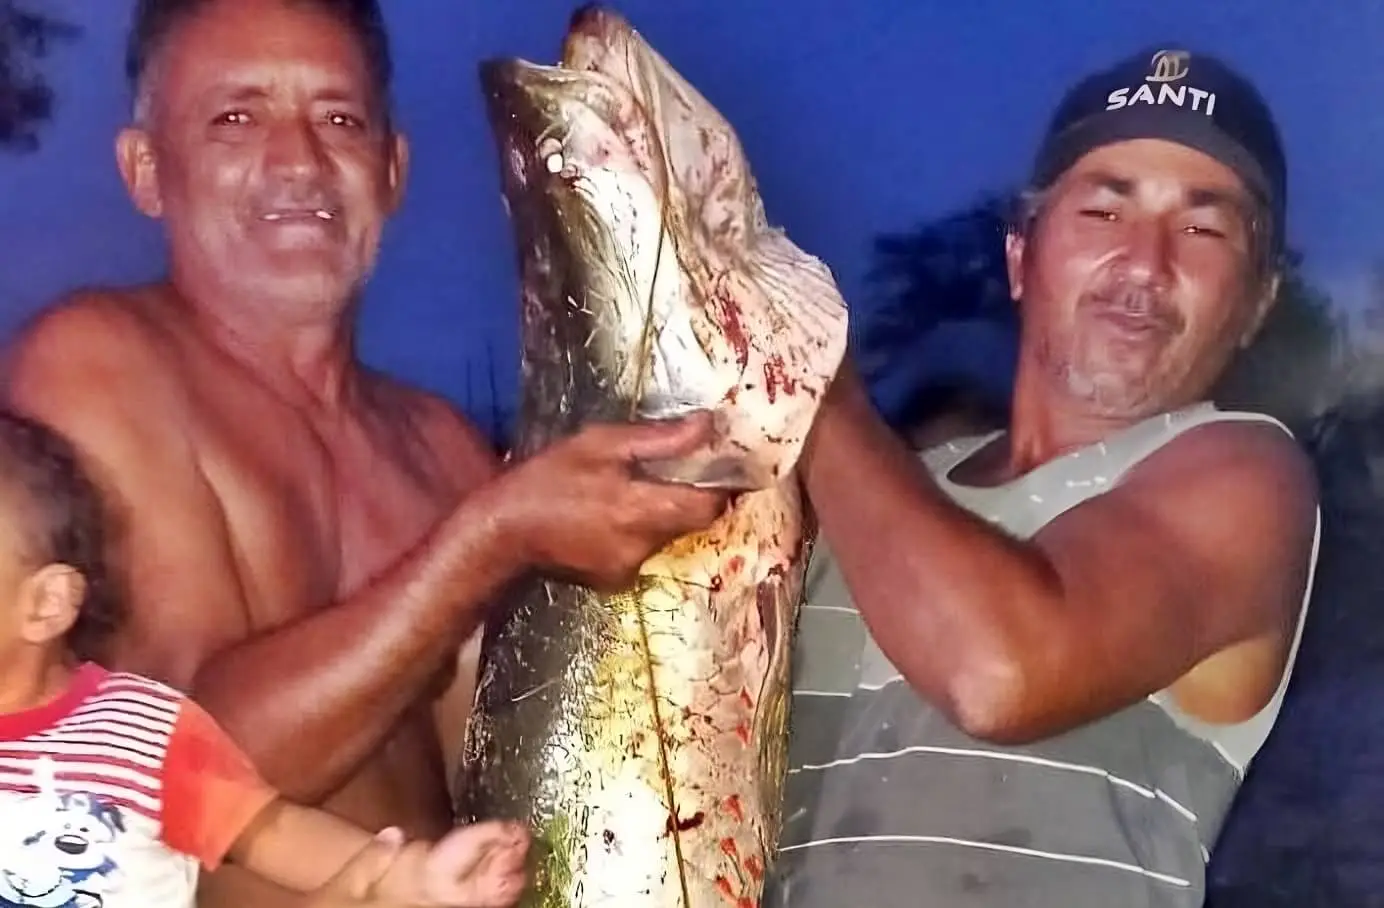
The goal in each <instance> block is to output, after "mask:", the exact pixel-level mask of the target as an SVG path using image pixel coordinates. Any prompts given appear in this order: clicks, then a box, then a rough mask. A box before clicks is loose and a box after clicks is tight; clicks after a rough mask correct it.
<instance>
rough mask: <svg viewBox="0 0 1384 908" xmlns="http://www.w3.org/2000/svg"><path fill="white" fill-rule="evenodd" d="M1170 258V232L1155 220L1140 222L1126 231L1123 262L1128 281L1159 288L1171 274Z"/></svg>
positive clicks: (1171, 249) (1171, 241) (1171, 245)
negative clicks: (1134, 280) (1132, 279)
mask: <svg viewBox="0 0 1384 908" xmlns="http://www.w3.org/2000/svg"><path fill="white" fill-rule="evenodd" d="M1172 255H1173V237H1172V236H1171V235H1170V229H1169V228H1168V226H1167V225H1165V224H1163V223H1162V222H1161V221H1159V220H1158V219H1155V218H1142V219H1139V220H1136V221H1133V222H1131V223H1130V224H1129V225H1128V226H1127V227H1126V233H1125V255H1124V258H1125V263H1126V266H1127V268H1128V273H1129V276H1130V277H1131V278H1134V279H1136V280H1138V281H1140V282H1141V283H1147V284H1150V285H1153V284H1162V283H1163V282H1165V281H1166V280H1167V278H1168V275H1169V274H1170V273H1171V271H1172Z"/></svg>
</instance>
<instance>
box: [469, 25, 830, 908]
mask: <svg viewBox="0 0 1384 908" xmlns="http://www.w3.org/2000/svg"><path fill="white" fill-rule="evenodd" d="M481 81H482V86H483V89H484V91H485V94H486V97H487V102H488V105H489V114H490V121H491V125H492V129H493V132H494V134H495V138H496V143H497V146H496V147H497V150H498V153H499V157H500V163H501V172H502V177H503V185H504V196H505V200H506V204H507V207H508V209H509V212H510V217H511V220H512V223H513V227H514V231H515V236H516V242H517V246H518V248H519V261H520V272H521V281H520V283H521V295H522V330H521V334H522V360H521V363H522V366H521V368H522V382H521V387H522V390H521V405H520V412H519V427H518V438H517V440H516V445H515V454H514V456H515V457H518V458H522V457H526V456H529V455H531V454H532V453H533V452H535V451H537V450H539V449H541V448H542V447H544V446H545V445H547V444H548V443H550V442H551V441H553V440H554V439H555V438H558V437H561V436H562V435H565V434H567V433H569V432H571V431H573V430H574V429H575V428H577V427H578V426H580V425H582V424H584V423H586V422H588V421H591V420H622V419H629V418H630V417H632V416H635V415H662V414H667V413H673V412H678V411H682V410H686V409H693V408H695V409H708V410H712V411H714V412H715V413H716V415H717V419H718V425H719V427H720V434H719V439H720V440H719V441H718V442H717V443H716V444H715V445H714V446H713V447H712V448H711V449H710V450H709V451H708V452H706V453H705V455H703V456H701V457H697V458H693V459H690V460H689V461H687V462H681V463H676V464H650V465H646V467H647V469H648V470H649V471H650V472H651V473H653V474H655V475H656V476H659V477H662V478H665V479H669V480H674V481H685V482H699V483H703V484H707V485H720V486H725V487H730V488H736V489H742V490H747V491H745V492H744V493H743V494H741V495H739V496H738V497H737V499H736V502H735V504H734V505H733V507H731V509H730V510H729V511H728V513H727V514H726V515H725V516H724V517H722V518H721V519H720V520H719V521H718V522H717V523H716V524H715V525H714V526H712V527H711V528H710V529H709V530H707V531H705V532H702V533H697V534H693V535H691V536H687V537H685V538H683V539H680V540H678V541H676V542H675V543H673V544H672V545H670V546H668V547H666V548H665V549H664V550H662V551H660V552H659V553H657V554H655V555H654V556H653V557H651V558H650V559H648V561H646V562H645V564H644V565H643V567H642V569H641V572H640V575H641V576H640V580H639V582H638V583H637V584H636V585H635V587H634V588H632V589H629V590H625V591H621V592H618V593H598V592H596V591H593V590H590V589H587V588H584V587H580V586H576V585H572V584H568V583H563V582H560V581H557V580H553V579H543V578H535V579H533V580H531V581H530V582H528V583H527V584H525V585H523V586H522V587H520V588H518V589H517V590H516V591H515V594H514V596H513V598H512V599H511V600H510V601H509V602H507V603H506V607H505V608H502V609H501V610H499V612H498V613H497V618H496V619H495V620H494V621H493V622H492V623H491V624H490V626H488V627H487V630H486V633H485V639H484V643H483V645H482V655H481V669H480V677H479V679H478V682H477V693H476V702H475V708H474V711H473V713H472V715H471V718H470V722H469V725H468V729H467V740H466V746H465V752H464V754H463V759H462V768H461V771H460V777H459V778H458V780H457V786H456V787H457V791H458V801H457V805H456V807H457V814H458V818H459V819H460V820H462V821H464V822H474V821H477V820H481V819H486V818H490V817H517V818H524V819H527V820H528V821H529V822H530V823H531V824H532V827H533V829H534V832H535V835H536V839H537V842H536V847H535V848H534V849H533V854H534V860H535V866H534V881H533V885H532V887H531V891H530V892H529V893H528V895H527V896H526V901H525V902H523V904H524V905H527V906H545V908H546V906H562V908H578V906H580V908H596V906H612V908H614V906H620V908H673V906H679V908H711V906H719V905H729V906H732V908H745V906H756V905H758V903H759V898H760V894H761V892H762V889H763V880H764V875H765V873H766V871H767V869H768V867H769V864H770V861H771V858H772V855H773V854H774V851H775V849H776V842H777V837H778V829H779V823H780V817H779V805H780V800H781V789H782V785H783V779H784V771H785V756H786V749H787V737H788V724H787V723H788V703H789V700H790V698H789V690H788V684H789V662H790V654H791V651H792V637H793V630H794V627H795V624H796V616H797V609H798V607H799V603H800V600H801V596H802V585H803V574H804V570H805V567H806V560H807V554H808V551H809V548H810V544H811V532H810V530H809V528H808V524H809V515H808V514H807V513H806V510H805V502H804V500H803V499H802V497H801V496H800V492H799V488H798V484H797V479H796V476H795V474H794V472H793V470H794V466H795V464H796V462H797V458H798V455H799V453H800V452H801V449H802V445H803V443H804V442H805V440H806V436H807V433H808V431H809V429H810V428H811V424H812V420H813V417H814V416H815V413H816V411H817V409H818V406H819V403H820V400H821V397H822V395H823V394H824V393H825V390H826V387H827V385H828V384H829V382H830V379H831V377H832V376H833V375H834V373H835V371H836V368H837V366H838V365H839V363H840V361H841V358H842V356H843V354H844V352H845V342H846V309H845V304H844V302H843V301H842V299H841V297H840V294H839V292H838V291H837V289H836V286H835V283H834V282H833V280H832V277H831V274H830V272H829V270H828V269H827V268H826V267H825V266H824V265H823V264H822V263H821V262H819V261H817V260H816V259H814V258H812V257H811V256H809V255H807V254H805V253H804V252H802V251H801V250H799V249H798V248H797V247H796V246H795V245H793V244H792V243H791V242H790V241H789V240H788V239H787V237H785V236H784V235H783V234H782V233H781V232H778V231H776V230H774V229H772V228H770V227H769V226H768V224H767V222H766V220H765V217H764V212H763V206H762V204H761V203H760V200H759V196H758V194H757V192H756V189H755V185H754V181H753V178H752V177H751V176H750V173H749V168H748V164H747V162H746V161H745V158H744V154H743V152H742V151H741V148H740V145H739V142H738V140H737V138H736V136H735V134H734V132H733V130H732V129H731V127H730V126H729V125H728V124H727V123H726V122H725V120H724V119H723V118H722V117H721V116H720V115H719V114H718V113H717V112H716V111H715V109H714V108H712V106H711V105H710V104H709V103H708V102H707V101H706V100H705V99H704V98H702V97H701V95H699V94H698V93H697V92H696V91H695V90H694V89H692V87H691V86H690V85H688V84H687V83H686V82H685V81H684V80H683V79H682V78H681V77H680V76H679V75H678V74H677V73H676V72H675V71H674V70H673V69H672V67H671V66H669V65H668V63H667V62H666V61H665V60H664V59H663V58H662V57H660V56H659V55H658V54H657V53H656V52H655V51H654V50H653V49H652V48H650V47H649V46H648V44H647V43H646V42H645V41H644V39H643V38H642V37H641V36H639V35H638V34H637V33H636V32H635V31H634V30H633V29H632V28H630V26H629V25H628V24H627V23H626V22H625V21H624V20H623V19H622V18H620V17H619V16H618V15H615V14H614V13H611V12H608V11H605V10H602V9H598V8H586V9H584V10H583V11H581V12H579V13H578V14H577V15H576V16H575V17H574V18H573V21H572V25H571V28H570V30H569V33H568V36H567V40H566V42H565V45H564V53H563V60H562V63H561V65H559V66H539V65H536V64H532V63H528V62H525V61H520V60H514V59H507V60H496V61H488V62H486V63H485V64H483V65H482V68H481Z"/></svg>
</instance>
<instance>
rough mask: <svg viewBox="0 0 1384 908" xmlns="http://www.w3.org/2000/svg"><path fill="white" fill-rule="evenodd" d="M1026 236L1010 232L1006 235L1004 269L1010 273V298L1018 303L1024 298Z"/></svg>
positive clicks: (1015, 231)
mask: <svg viewBox="0 0 1384 908" xmlns="http://www.w3.org/2000/svg"><path fill="white" fill-rule="evenodd" d="M1027 242H1028V241H1027V240H1026V239H1024V235H1023V234H1022V233H1019V232H1018V231H1017V230H1012V229H1011V230H1008V231H1006V232H1005V235H1004V267H1005V271H1007V272H1008V273H1009V298H1010V299H1012V300H1013V301H1014V302H1016V303H1017V302H1018V301H1019V300H1021V299H1023V297H1024V246H1025V245H1026V244H1027Z"/></svg>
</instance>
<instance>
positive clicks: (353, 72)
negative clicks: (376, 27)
mask: <svg viewBox="0 0 1384 908" xmlns="http://www.w3.org/2000/svg"><path fill="white" fill-rule="evenodd" d="M156 66H157V70H158V74H159V79H158V81H159V83H160V89H159V93H160V94H161V95H164V96H165V97H166V98H167V99H169V100H170V101H172V102H175V103H176V102H179V101H181V102H187V101H195V100H197V99H201V98H203V97H205V96H206V95H207V94H209V93H211V94H215V93H220V94H227V95H254V94H264V95H268V94H273V93H275V92H280V91H285V90H295V91H302V90H308V91H310V92H311V93H313V94H324V95H330V96H334V97H337V98H340V99H359V100H362V101H364V100H370V99H371V96H372V94H373V88H374V82H373V80H372V78H371V73H370V67H369V61H368V60H367V57H366V53H365V49H364V48H363V47H362V46H361V42H360V41H359V40H358V38H357V36H356V35H355V33H354V32H352V30H351V29H350V27H349V26H348V25H346V24H345V23H343V22H342V21H340V19H338V18H337V17H335V16H334V15H332V14H331V13H330V12H328V11H326V10H323V9H322V8H320V7H319V6H318V5H317V4H315V3H286V2H284V0H211V2H208V3H207V4H205V6H204V7H203V8H202V9H201V10H199V11H198V12H196V13H193V14H189V15H188V16H187V18H186V19H185V20H184V21H182V22H179V23H178V24H177V25H176V26H175V27H174V28H173V29H172V30H171V31H170V32H169V33H168V34H167V35H166V36H165V38H164V41H163V46H162V47H161V48H160V50H159V53H158V61H157V64H156Z"/></svg>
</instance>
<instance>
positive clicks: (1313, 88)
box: [0, 0, 1384, 414]
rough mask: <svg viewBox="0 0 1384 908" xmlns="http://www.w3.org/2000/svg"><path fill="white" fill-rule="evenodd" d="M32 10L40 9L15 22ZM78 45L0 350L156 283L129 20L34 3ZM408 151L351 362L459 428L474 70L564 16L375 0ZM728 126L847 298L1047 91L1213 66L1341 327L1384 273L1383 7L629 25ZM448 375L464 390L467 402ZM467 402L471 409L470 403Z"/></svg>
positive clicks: (679, 1) (504, 329)
mask: <svg viewBox="0 0 1384 908" xmlns="http://www.w3.org/2000/svg"><path fill="white" fill-rule="evenodd" d="M31 2H34V3H37V4H41V3H42V2H43V0H31ZM52 5H53V8H54V9H56V10H59V11H62V12H64V13H65V15H67V17H68V18H70V19H72V20H73V21H76V22H78V23H79V24H81V25H82V26H83V27H84V28H85V30H86V33H85V35H84V36H83V38H82V39H81V41H80V42H79V43H78V44H76V45H73V46H71V47H68V48H63V49H61V50H60V51H59V53H58V55H57V56H56V57H55V58H54V59H53V60H52V61H51V62H50V64H49V69H50V70H51V73H52V75H53V79H54V82H55V87H56V89H57V91H58V94H59V107H58V111H57V120H56V122H55V123H54V124H52V126H51V127H50V128H49V130H48V131H47V133H46V134H45V136H44V147H43V149H42V150H41V151H40V152H38V153H37V154H34V155H30V156H25V157H6V158H0V248H2V249H3V250H4V254H3V258H2V259H0V260H3V262H4V268H3V270H0V327H5V326H8V325H12V324H13V323H14V321H15V320H16V319H19V318H22V317H23V316H24V315H25V314H27V313H28V312H30V311H32V309H33V308H34V307H35V306H37V305H39V304H40V303H42V302H43V301H44V300H46V299H48V298H50V297H52V296H53V295H54V294H57V293H60V292H62V291H64V290H66V289H69V288H72V287H74V286H80V285H84V284H92V283H100V282H106V281H122V282H123V281H133V280H140V279H145V278H149V277H152V276H156V275H157V274H158V272H159V269H160V267H161V257H160V252H159V237H158V233H157V229H156V226H155V225H153V224H151V223H148V222H144V221H142V220H141V219H140V218H139V217H138V216H137V215H135V214H134V213H133V211H132V210H131V209H130V207H129V205H128V203H127V201H126V199H125V197H124V194H123V190H122V188H121V186H120V184H119V182H118V178H117V175H116V172H115V169H114V164H113V162H112V158H111V151H110V149H111V140H112V138H113V136H114V134H115V131H116V129H117V128H118V127H119V125H120V124H121V122H122V119H123V117H124V115H125V111H126V101H127V99H126V94H125V88H124V85H123V81H122V78H121V74H120V59H121V52H122V42H123V40H124V29H125V26H126V22H127V19H128V15H129V7H130V3H129V0H62V2H59V0H52ZM385 5H386V6H387V7H388V8H389V10H390V13H389V15H390V17H391V18H390V25H391V27H392V29H393V37H394V43H395V55H396V60H397V69H398V91H397V94H398V102H399V107H400V112H401V116H402V120H403V123H404V125H405V128H406V129H408V131H409V132H410V134H411V138H412V142H413V161H414V166H413V177H412V181H411V188H410V193H409V197H408V200H407V202H406V204H405V207H404V210H403V211H402V213H401V214H400V216H399V217H398V218H397V219H396V221H395V222H394V224H393V226H392V228H391V230H390V232H389V233H388V234H387V235H386V240H385V248H384V251H383V255H382V260H381V263H380V267H379V270H378V272H377V274H376V277H375V279H374V281H373V282H372V284H371V286H370V288H369V290H368V293H367V304H366V308H365V314H364V325H363V329H362V347H363V353H364V354H365V356H366V358H367V359H369V360H370V361H372V362H373V363H376V364H378V365H381V366H383V367H385V368H388V369H390V370H392V371H395V372H397V373H399V374H401V375H402V376H404V377H406V378H410V379H413V380H415V381H418V382H420V383H422V384H424V385H426V386H428V387H430V388H433V389H435V390H439V391H441V392H443V393H445V394H447V395H448V396H450V397H452V398H453V399H454V400H456V401H457V402H458V403H460V404H462V405H463V406H467V407H468V409H472V410H473V411H475V412H477V413H478V414H479V413H481V412H484V411H485V409H486V405H487V403H486V402H487V400H488V396H489V391H488V386H487V382H486V379H485V377H484V375H485V372H486V369H487V368H488V367H487V362H486V358H487V350H493V351H494V354H495V365H496V367H497V368H498V371H499V382H500V394H501V396H502V397H504V398H506V399H508V398H510V397H511V396H512V394H513V386H514V372H515V370H516V353H515V349H516V340H515V321H514V320H515V315H514V313H515V310H516V306H515V281H514V273H515V269H514V257H513V251H512V248H511V240H510V236H509V232H508V226H507V224H506V222H505V220H504V216H503V211H502V209H501V206H500V201H499V192H498V181H497V175H496V172H495V162H494V157H493V152H492V150H491V144H490V142H491V140H490V136H489V133H488V131H487V127H486V124H485V121H484V119H483V117H482V113H481V105H480V95H479V92H478V90H477V87H476V78H475V65H476V62H477V61H478V60H479V59H480V58H482V57H483V56H487V55H496V54H517V55H521V56H528V57H530V58H533V59H538V60H549V59H552V58H553V57H554V56H555V55H556V53H557V48H558V45H559V42H560V40H561V35H562V31H563V28H564V26H565V24H566V20H567V16H568V14H569V13H570V11H571V9H572V8H573V7H574V5H575V3H574V2H573V0H386V3H385ZM618 7H619V8H620V9H621V10H622V11H624V12H625V13H626V14H627V15H628V16H629V17H630V18H631V20H632V21H634V23H635V24H636V25H637V26H638V27H639V28H640V29H641V30H642V31H643V32H644V34H645V35H646V36H647V37H648V38H649V39H650V40H651V41H652V42H653V43H654V45H655V46H656V47H658V48H659V49H660V50H661V51H662V52H663V53H664V54H665V56H667V57H668V58H669V59H670V60H671V61H672V63H673V64H674V65H675V66H677V67H678V68H679V69H680V70H681V71H682V72H683V74H684V75H686V76H687V77H688V78H689V79H690V80H691V81H692V82H693V83H694V84H696V85H697V86H698V87H699V88H700V89H701V90H702V91H703V93H704V94H706V95H707V97H708V98H709V99H710V100H711V101H712V103H714V104H716V105H717V106H718V107H720V109H721V110H722V111H723V112H724V113H725V114H726V115H727V117H728V118H729V119H730V120H731V122H732V123H734V124H735V126H736V128H737V130H738V131H739V132H740V135H741V138H742V140H743V142H744V145H745V147H746V150H747V152H748V154H749V156H750V160H751V161H752V163H753V165H754V168H755V171H756V175H757V176H758V178H759V180H760V183H761V187H762V190H763V193H764V196H765V200H766V204H767V206H768V210H769V214H770V217H771V219H772V220H774V221H776V222H778V223H780V224H782V225H783V226H785V227H786V228H787V230H788V231H789V233H790V235H791V236H792V237H793V238H794V240H795V241H796V242H797V243H798V244H799V245H801V246H802V247H803V248H805V249H807V250H809V251H810V252H812V253H814V254H816V255H818V256H820V257H821V258H823V259H824V260H826V261H827V263H828V264H830V265H831V266H832V268H833V269H834V270H835V271H836V273H837V275H838V276H839V278H840V280H841V283H842V287H843V290H844V291H845V293H846V296H847V298H848V299H856V300H859V299H860V298H861V297H862V275H863V273H864V271H865V269H866V268H867V267H868V264H869V261H868V252H869V245H870V240H871V237H872V236H873V235H874V234H876V233H878V232H880V231H881V230H891V229H901V228H906V227H907V226H909V225H910V224H911V223H912V222H914V221H916V220H918V219H921V218H925V217H931V216H934V215H939V214H942V213H945V212H946V211H947V210H948V209H950V208H953V207H956V206H959V205H963V204H965V203H966V202H968V201H969V200H971V199H972V198H973V197H975V196H976V194H978V193H980V192H983V191H985V190H987V189H990V188H998V187H1001V186H1003V185H1005V184H1007V183H1012V182H1013V181H1016V180H1018V179H1020V178H1021V176H1022V173H1023V170H1024V167H1025V164H1026V162H1027V161H1028V158H1029V155H1030V154H1031V152H1032V149H1033V147H1034V145H1035V143H1036V141H1037V139H1038V135H1039V132H1040V130H1041V128H1042V126H1043V124H1044V122H1045V121H1046V119H1047V117H1048V115H1049V112H1050V109H1051V107H1052V106H1053V105H1054V104H1055V103H1056V100H1057V98H1058V95H1059V94H1060V92H1061V91H1062V90H1063V89H1064V88H1065V87H1066V86H1067V84H1068V83H1069V82H1070V81H1071V80H1073V79H1074V78H1076V77H1078V76H1079V75H1081V74H1083V73H1084V72H1085V71H1086V70H1088V69H1090V68H1092V67H1096V66H1103V65H1105V64H1107V63H1109V62H1111V61H1112V60H1114V59H1115V58H1116V57H1119V56H1122V55H1124V54H1125V53H1128V52H1130V51H1132V50H1134V49H1136V48H1138V47H1142V46H1144V45H1146V44H1159V45H1167V46H1179V47H1188V48H1190V49H1193V50H1197V49H1200V50H1207V51H1211V52H1215V53H1218V54H1222V55H1224V56H1225V57H1227V58H1228V59H1230V60H1231V61H1232V62H1233V63H1235V64H1237V65H1239V66H1241V67H1242V68H1243V69H1245V70H1246V71H1247V72H1248V73H1249V74H1250V75H1251V76H1252V77H1253V78H1255V79H1256V80H1257V81H1258V82H1259V83H1260V85H1261V87H1262V89H1263V90H1264V92H1265V94H1266V95H1267V96H1268V98H1269V101H1270V103H1271V104H1273V105H1274V107H1275V108H1276V111H1277V114H1278V117H1279V121H1280V126H1281V128H1282V130H1283V132H1284V135H1285V139H1286V144H1287V148H1288V155H1289V163H1290V205H1289V212H1290V214H1289V217H1290V228H1289V233H1290V239H1291V241H1292V242H1293V243H1294V244H1295V245H1296V246H1298V247H1299V248H1301V249H1303V250H1305V251H1306V253H1307V255H1308V264H1309V271H1310V273H1311V274H1312V275H1313V276H1314V277H1315V278H1316V279H1318V280H1319V281H1321V282H1322V283H1324V284H1326V285H1327V286H1328V287H1329V288H1330V289H1331V290H1332V291H1333V293H1334V294H1335V295H1336V297H1337V299H1338V300H1339V301H1340V302H1342V303H1343V304H1345V305H1347V306H1349V305H1352V304H1353V302H1355V301H1356V300H1358V298H1359V296H1360V294H1361V293H1362V289H1361V288H1362V287H1363V285H1364V281H1365V276H1366V275H1367V273H1368V269H1369V267H1370V265H1371V262H1372V261H1373V260H1374V259H1375V258H1376V257H1377V256H1379V255H1380V254H1381V253H1384V242H1381V241H1380V240H1379V239H1378V238H1377V236H1376V235H1377V234H1378V230H1377V227H1376V225H1377V221H1378V220H1379V219H1378V216H1377V214H1376V211H1377V209H1378V207H1379V205H1380V202H1381V200H1384V110H1381V108H1384V53H1381V47H1384V44H1382V43H1381V42H1384V3H1379V2H1378V0H1319V2H1309V0H1156V2H1150V0H965V2H960V0H958V2H942V0H926V2H925V0H859V2H857V3H854V4H850V3H846V2H843V0H796V2H794V0H626V2H624V3H622V4H618ZM468 372H469V373H470V379H469V380H468ZM468 384H469V385H470V396H471V398H472V400H471V401H468V400H467V397H468Z"/></svg>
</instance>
